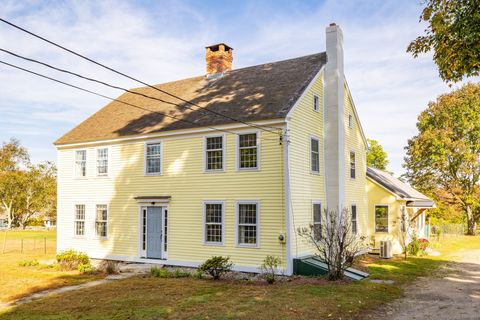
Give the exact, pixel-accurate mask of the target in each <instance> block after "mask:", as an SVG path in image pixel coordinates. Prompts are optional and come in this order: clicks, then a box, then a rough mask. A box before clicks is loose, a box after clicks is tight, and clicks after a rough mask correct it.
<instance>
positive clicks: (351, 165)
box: [350, 151, 355, 179]
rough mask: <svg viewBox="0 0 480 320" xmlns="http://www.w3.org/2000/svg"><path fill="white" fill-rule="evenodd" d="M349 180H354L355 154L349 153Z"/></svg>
mask: <svg viewBox="0 0 480 320" xmlns="http://www.w3.org/2000/svg"><path fill="white" fill-rule="evenodd" d="M350 178H352V179H355V152H353V151H350Z"/></svg>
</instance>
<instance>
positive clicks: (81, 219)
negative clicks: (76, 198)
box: [74, 204, 85, 236]
mask: <svg viewBox="0 0 480 320" xmlns="http://www.w3.org/2000/svg"><path fill="white" fill-rule="evenodd" d="M74 232H75V235H76V236H84V235H85V205H84V204H77V205H75V220H74Z"/></svg>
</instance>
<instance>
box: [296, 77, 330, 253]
mask: <svg viewBox="0 0 480 320" xmlns="http://www.w3.org/2000/svg"><path fill="white" fill-rule="evenodd" d="M314 94H316V95H318V97H319V98H320V108H319V111H318V112H316V111H314V110H313V95H314ZM323 105H324V97H323V74H322V75H321V76H319V77H318V79H317V80H316V81H315V82H314V83H313V84H312V86H311V87H310V88H309V90H308V91H306V92H305V94H304V96H303V98H302V99H301V100H300V101H299V102H298V105H297V106H296V108H295V109H294V110H293V111H292V113H291V119H290V120H289V129H290V145H289V164H290V177H289V178H290V185H291V198H292V200H291V202H292V203H291V207H292V236H293V239H292V241H291V247H292V248H291V249H292V256H293V257H295V256H297V255H298V256H302V255H305V254H308V253H312V252H313V247H312V246H310V245H309V244H308V243H307V242H306V241H305V240H304V239H302V238H301V237H299V236H297V233H296V231H297V228H299V227H307V226H309V225H310V224H311V223H312V222H313V217H312V201H315V200H318V201H321V203H322V210H323V208H325V203H326V198H325V167H324V163H325V161H324V141H323V139H324V132H323V117H324V108H323ZM311 136H314V137H316V138H318V140H319V150H320V172H319V173H312V172H311V170H310V169H311V167H310V138H311Z"/></svg>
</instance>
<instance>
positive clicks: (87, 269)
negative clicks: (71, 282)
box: [77, 263, 95, 273]
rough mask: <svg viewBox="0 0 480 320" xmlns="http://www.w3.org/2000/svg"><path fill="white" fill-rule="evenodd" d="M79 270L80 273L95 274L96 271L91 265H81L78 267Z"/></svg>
mask: <svg viewBox="0 0 480 320" xmlns="http://www.w3.org/2000/svg"><path fill="white" fill-rule="evenodd" d="M77 270H78V272H80V273H91V272H94V271H95V268H94V267H93V266H92V265H91V264H90V263H87V264H85V263H80V264H79V265H78V266H77Z"/></svg>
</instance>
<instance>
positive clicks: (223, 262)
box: [198, 256, 233, 280]
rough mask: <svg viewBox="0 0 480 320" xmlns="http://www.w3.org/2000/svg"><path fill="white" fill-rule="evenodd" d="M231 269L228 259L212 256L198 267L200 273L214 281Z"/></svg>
mask: <svg viewBox="0 0 480 320" xmlns="http://www.w3.org/2000/svg"><path fill="white" fill-rule="evenodd" d="M232 268H233V263H232V262H231V261H230V257H222V256H214V257H211V258H210V259H208V260H207V261H205V262H204V263H203V264H202V265H201V266H199V267H198V269H199V270H200V271H203V272H205V273H208V274H209V275H210V276H212V278H213V279H214V280H218V279H220V278H221V277H222V276H223V275H224V274H225V273H227V272H229V271H230V270H232Z"/></svg>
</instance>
